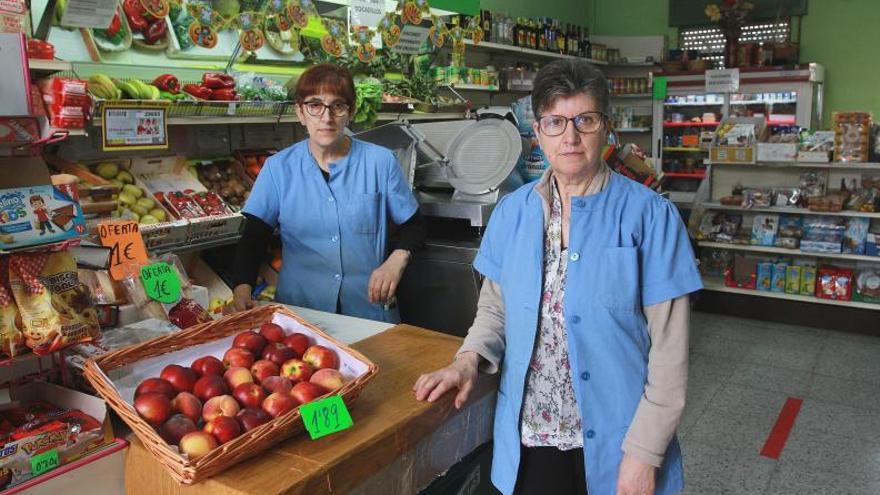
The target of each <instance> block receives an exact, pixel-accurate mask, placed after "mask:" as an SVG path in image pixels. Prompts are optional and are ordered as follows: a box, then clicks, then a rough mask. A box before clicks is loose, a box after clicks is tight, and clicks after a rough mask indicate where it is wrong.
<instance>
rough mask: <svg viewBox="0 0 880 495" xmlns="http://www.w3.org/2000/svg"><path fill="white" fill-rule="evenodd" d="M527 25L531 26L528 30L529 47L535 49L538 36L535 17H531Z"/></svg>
mask: <svg viewBox="0 0 880 495" xmlns="http://www.w3.org/2000/svg"><path fill="white" fill-rule="evenodd" d="M529 26H530V27H531V29H530V30H529V48H531V49H532V50H537V49H538V38H539V33H538V21H537V19H531V20H530V21H529Z"/></svg>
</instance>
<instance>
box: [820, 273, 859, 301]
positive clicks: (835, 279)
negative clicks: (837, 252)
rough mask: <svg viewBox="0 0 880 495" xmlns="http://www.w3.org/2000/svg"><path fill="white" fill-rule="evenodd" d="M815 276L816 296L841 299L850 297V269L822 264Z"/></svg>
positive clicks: (851, 283)
mask: <svg viewBox="0 0 880 495" xmlns="http://www.w3.org/2000/svg"><path fill="white" fill-rule="evenodd" d="M816 277H817V278H816V297H821V298H823V299H836V300H842V301H849V300H850V299H852V288H853V271H852V270H850V269H846V268H837V267H833V266H823V267H820V268H819V270H818V272H817V275H816Z"/></svg>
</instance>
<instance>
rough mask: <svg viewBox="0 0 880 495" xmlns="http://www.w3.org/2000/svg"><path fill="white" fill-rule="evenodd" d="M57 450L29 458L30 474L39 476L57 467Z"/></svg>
mask: <svg viewBox="0 0 880 495" xmlns="http://www.w3.org/2000/svg"><path fill="white" fill-rule="evenodd" d="M59 464H60V462H59V461H58V450H57V449H52V450H47V451H46V452H43V453H42V454H38V455H35V456H33V457H31V474H32V475H34V476H39V475H41V474H43V473H45V472H48V471H51V470H53V469H55V468H57V467H58V466H59Z"/></svg>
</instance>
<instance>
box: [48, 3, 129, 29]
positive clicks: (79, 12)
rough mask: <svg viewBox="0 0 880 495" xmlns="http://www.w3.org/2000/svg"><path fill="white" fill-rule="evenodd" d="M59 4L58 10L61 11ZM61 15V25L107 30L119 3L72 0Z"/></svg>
mask: <svg viewBox="0 0 880 495" xmlns="http://www.w3.org/2000/svg"><path fill="white" fill-rule="evenodd" d="M61 5H62V4H59V5H58V6H57V7H55V8H56V9H60V8H62V7H61ZM64 5H66V8H64V13H63V14H62V15H61V25H62V26H68V27H84V28H98V29H107V27H108V26H110V22H111V21H112V20H113V15H114V14H115V13H116V8H117V7H118V6H119V3H117V2H115V1H114V0H70V1H68V2H66V4H64Z"/></svg>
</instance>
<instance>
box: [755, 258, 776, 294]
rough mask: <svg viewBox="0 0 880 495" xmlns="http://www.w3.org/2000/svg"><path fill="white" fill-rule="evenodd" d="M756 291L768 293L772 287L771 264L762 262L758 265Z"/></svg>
mask: <svg viewBox="0 0 880 495" xmlns="http://www.w3.org/2000/svg"><path fill="white" fill-rule="evenodd" d="M757 283H758V285H757V289H758V290H766V291H769V290H770V288H771V287H772V285H773V263H770V262H769V261H762V262H760V263H758V281H757Z"/></svg>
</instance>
